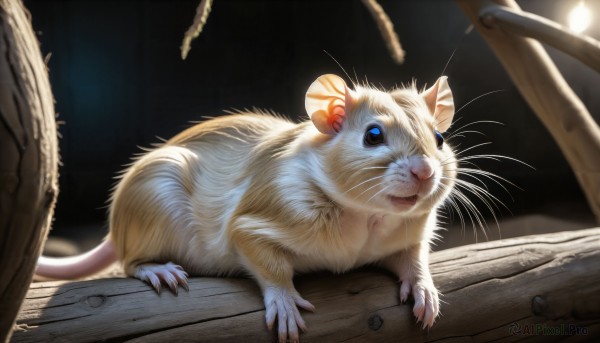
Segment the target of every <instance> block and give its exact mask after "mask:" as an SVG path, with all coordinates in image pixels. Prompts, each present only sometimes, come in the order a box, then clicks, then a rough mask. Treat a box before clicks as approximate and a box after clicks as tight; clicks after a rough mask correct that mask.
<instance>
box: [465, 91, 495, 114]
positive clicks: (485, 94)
mask: <svg viewBox="0 0 600 343" xmlns="http://www.w3.org/2000/svg"><path fill="white" fill-rule="evenodd" d="M498 92H504V89H496V90H495V91H491V92H487V93H484V94H481V95H480V96H478V97H476V98H474V99H473V100H471V101H469V102H467V103H466V104H464V105H462V106H461V107H460V108H459V109H458V110H456V112H454V115H456V114H457V113H458V112H460V111H461V110H462V109H463V108H465V107H467V106H469V105H470V104H471V103H472V102H473V101H475V100H478V99H481V98H483V97H484V96H487V95H491V94H494V93H498Z"/></svg>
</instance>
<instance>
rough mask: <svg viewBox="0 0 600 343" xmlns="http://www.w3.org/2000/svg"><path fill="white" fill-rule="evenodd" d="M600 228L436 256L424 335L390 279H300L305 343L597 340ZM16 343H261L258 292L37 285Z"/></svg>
mask: <svg viewBox="0 0 600 343" xmlns="http://www.w3.org/2000/svg"><path fill="white" fill-rule="evenodd" d="M599 248H600V228H595V229H587V230H580V231H573V232H561V233H554V234H546V235H535V236H528V237H521V238H513V239H508V240H504V241H494V242H487V243H479V244H476V245H468V246H463V247H459V248H453V249H448V250H443V251H440V252H435V253H433V254H432V256H431V270H432V273H433V279H434V282H435V284H436V285H437V287H438V288H439V290H440V291H441V292H442V293H443V294H444V295H443V296H442V300H443V304H442V308H441V310H442V316H441V317H440V318H439V319H438V321H437V323H436V324H434V326H433V328H431V329H430V330H428V331H424V330H422V329H421V328H420V326H419V325H417V324H416V323H415V319H414V318H413V315H412V313H411V307H412V304H404V305H401V304H399V299H398V283H397V282H396V280H395V278H394V277H393V276H391V275H390V274H388V273H386V272H384V271H381V270H374V269H361V270H358V271H354V272H350V273H347V274H343V275H331V274H313V275H305V276H301V277H298V278H297V279H296V280H295V282H296V285H297V288H298V290H299V291H300V293H301V294H302V295H303V296H304V297H305V298H306V299H307V300H309V301H310V302H312V303H313V304H314V305H315V306H316V308H317V310H316V312H315V313H307V312H303V317H304V319H305V320H306V322H307V325H308V332H306V333H304V334H302V336H301V340H302V341H303V342H341V341H344V342H346V341H350V342H364V341H368V342H402V341H406V340H410V341H415V340H419V341H457V342H458V341H464V340H473V341H492V340H493V341H499V340H507V341H508V340H510V341H514V340H517V339H528V340H530V341H540V342H541V341H544V342H546V341H564V340H566V339H570V340H572V341H581V340H584V341H591V340H593V338H598V337H600V249H599ZM17 326H18V328H17V329H16V330H15V333H14V336H13V342H14V343H18V342H93V341H110V342H166V341H186V342H191V341H203V342H230V341H234V342H241V341H244V342H265V341H269V340H274V339H275V335H272V334H271V333H269V332H268V331H267V329H266V326H265V324H264V307H263V303H262V298H261V295H260V291H259V289H258V287H257V286H256V284H255V283H254V282H253V281H252V280H249V279H233V278H204V277H195V278H192V279H191V280H190V291H189V292H185V291H181V292H180V293H179V295H178V296H175V295H173V294H171V293H168V292H163V293H162V294H161V295H160V296H158V295H156V294H155V293H154V291H152V290H151V289H150V287H149V286H147V285H145V284H144V283H142V282H140V281H139V280H134V279H127V278H125V279H123V278H112V279H100V280H92V281H78V282H41V283H34V284H32V285H31V288H30V290H29V293H28V294H27V297H26V300H25V302H24V304H23V307H22V309H21V311H20V313H19V316H18V319H17Z"/></svg>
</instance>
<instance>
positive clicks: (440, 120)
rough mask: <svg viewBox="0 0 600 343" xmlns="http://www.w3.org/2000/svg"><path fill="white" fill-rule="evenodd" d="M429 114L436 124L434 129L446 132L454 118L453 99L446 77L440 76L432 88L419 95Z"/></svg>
mask: <svg viewBox="0 0 600 343" xmlns="http://www.w3.org/2000/svg"><path fill="white" fill-rule="evenodd" d="M421 95H422V96H423V99H425V103H427V107H429V112H430V113H431V114H432V115H433V118H434V119H435V123H436V129H437V130H438V131H439V132H446V130H448V128H449V127H450V124H452V118H453V117H454V98H453V97H452V91H451V90H450V86H449V85H448V77H447V76H442V77H440V78H439V79H437V81H436V82H435V84H434V85H433V86H431V87H430V88H428V89H426V90H425V91H423V93H421Z"/></svg>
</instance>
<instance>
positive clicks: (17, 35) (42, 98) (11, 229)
mask: <svg viewBox="0 0 600 343" xmlns="http://www.w3.org/2000/svg"><path fill="white" fill-rule="evenodd" d="M57 179H58V148H57V136H56V124H55V116H54V104H53V97H52V92H51V89H50V82H49V80H48V73H47V70H46V65H45V64H44V61H43V59H42V56H41V53H40V49H39V45H38V42H37V39H36V37H35V35H34V32H33V29H32V27H31V22H30V18H29V14H28V12H26V9H25V8H24V7H23V4H22V3H21V1H19V0H0V237H1V240H0V342H5V341H8V340H9V339H10V334H11V330H12V327H13V324H14V320H15V317H16V315H17V312H18V310H19V307H20V305H21V302H22V301H23V298H24V296H25V294H26V293H27V289H28V288H29V284H30V282H31V278H32V276H33V270H34V267H35V263H36V260H37V258H38V255H39V253H40V250H41V247H42V245H43V242H44V239H45V237H46V235H47V233H48V228H49V227H50V222H51V218H52V212H53V208H54V202H55V199H56V195H57V192H58V186H57Z"/></svg>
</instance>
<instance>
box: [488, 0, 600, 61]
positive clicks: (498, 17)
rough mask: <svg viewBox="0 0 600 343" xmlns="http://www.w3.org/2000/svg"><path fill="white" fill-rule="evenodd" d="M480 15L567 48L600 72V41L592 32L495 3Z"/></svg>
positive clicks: (505, 27)
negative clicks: (589, 33)
mask: <svg viewBox="0 0 600 343" xmlns="http://www.w3.org/2000/svg"><path fill="white" fill-rule="evenodd" d="M479 17H480V18H481V20H482V22H483V23H484V24H485V25H486V26H488V27H490V28H496V29H500V30H503V31H506V32H510V33H513V34H516V35H520V36H524V37H529V38H533V39H537V40H539V41H541V42H543V43H546V44H548V45H550V46H553V47H554V48H556V49H558V50H561V51H563V52H566V53H567V54H569V55H571V56H573V57H575V58H577V59H579V60H580V61H581V62H583V63H585V64H587V65H588V66H589V67H591V68H593V69H595V70H596V71H597V72H600V42H598V41H597V40H595V39H593V38H592V37H590V36H585V35H581V34H576V33H574V32H572V31H569V30H568V29H567V28H566V27H564V26H563V25H560V24H558V23H555V22H553V21H552V20H548V19H546V18H544V17H540V16H538V15H535V14H532V13H528V12H517V11H515V10H513V9H510V8H507V7H504V6H498V5H496V4H494V3H490V4H489V5H487V6H485V7H483V8H482V9H481V11H480V13H479Z"/></svg>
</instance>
